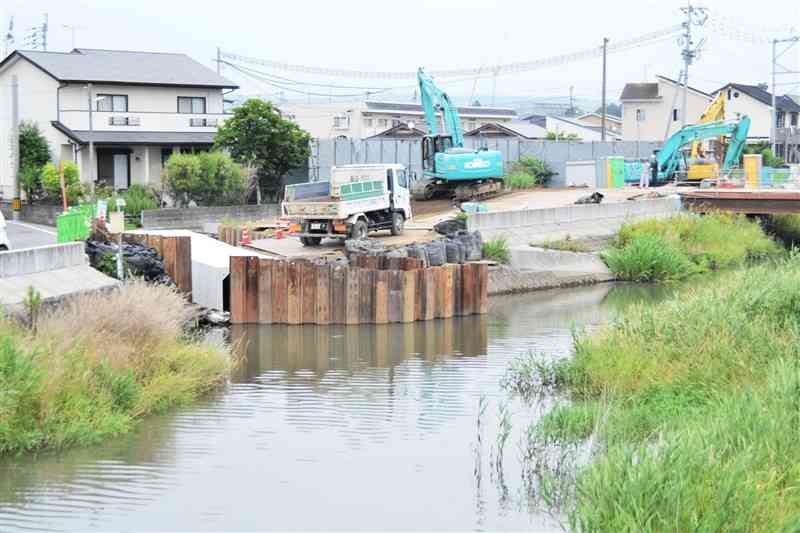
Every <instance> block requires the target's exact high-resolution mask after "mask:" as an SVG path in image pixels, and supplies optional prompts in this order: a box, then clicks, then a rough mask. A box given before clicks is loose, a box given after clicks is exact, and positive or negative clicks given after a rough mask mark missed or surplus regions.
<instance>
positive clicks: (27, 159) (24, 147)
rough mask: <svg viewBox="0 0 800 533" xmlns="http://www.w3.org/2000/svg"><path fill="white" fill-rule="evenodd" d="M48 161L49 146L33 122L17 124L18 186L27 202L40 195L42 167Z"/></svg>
mask: <svg viewBox="0 0 800 533" xmlns="http://www.w3.org/2000/svg"><path fill="white" fill-rule="evenodd" d="M49 161H50V146H49V144H48V143H47V139H45V138H44V135H42V133H41V132H40V131H39V126H38V125H37V124H36V123H35V122H30V121H22V122H20V124H19V169H20V184H21V186H22V190H23V191H25V198H26V199H27V200H28V202H33V201H35V200H37V199H38V198H39V197H40V196H41V194H42V181H41V180H42V176H41V172H42V167H43V166H44V165H45V164H46V163H48V162H49Z"/></svg>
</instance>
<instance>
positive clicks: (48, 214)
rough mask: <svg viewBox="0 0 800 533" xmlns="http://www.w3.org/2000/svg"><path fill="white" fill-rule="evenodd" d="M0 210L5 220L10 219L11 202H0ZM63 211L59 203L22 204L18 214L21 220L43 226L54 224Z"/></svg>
mask: <svg viewBox="0 0 800 533" xmlns="http://www.w3.org/2000/svg"><path fill="white" fill-rule="evenodd" d="M0 211H2V212H3V216H5V217H6V219H7V220H11V216H12V209H11V202H0ZM62 212H63V209H62V208H61V206H60V205H40V204H34V205H26V204H23V205H22V211H21V213H20V216H21V218H22V220H23V221H25V222H30V223H31V224H43V225H45V226H55V225H56V217H57V216H58V215H60V214H61V213H62Z"/></svg>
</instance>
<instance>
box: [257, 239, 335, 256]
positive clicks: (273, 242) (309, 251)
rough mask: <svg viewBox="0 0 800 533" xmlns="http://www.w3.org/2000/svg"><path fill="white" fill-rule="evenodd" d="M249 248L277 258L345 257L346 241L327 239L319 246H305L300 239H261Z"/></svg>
mask: <svg viewBox="0 0 800 533" xmlns="http://www.w3.org/2000/svg"><path fill="white" fill-rule="evenodd" d="M247 248H249V249H252V250H255V251H258V252H262V253H265V254H269V255H270V256H273V257H276V258H287V259H295V258H307V257H318V256H320V255H343V254H344V241H340V240H338V239H325V240H323V241H322V243H320V245H319V246H303V243H301V242H300V239H297V238H295V237H286V238H284V239H259V240H257V241H253V244H251V245H249V246H248V247H247Z"/></svg>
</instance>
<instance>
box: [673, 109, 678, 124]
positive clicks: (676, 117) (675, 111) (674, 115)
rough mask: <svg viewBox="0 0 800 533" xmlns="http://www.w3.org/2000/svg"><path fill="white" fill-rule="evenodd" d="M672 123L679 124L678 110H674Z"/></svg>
mask: <svg viewBox="0 0 800 533" xmlns="http://www.w3.org/2000/svg"><path fill="white" fill-rule="evenodd" d="M672 121H673V122H677V121H678V110H677V109H673V110H672Z"/></svg>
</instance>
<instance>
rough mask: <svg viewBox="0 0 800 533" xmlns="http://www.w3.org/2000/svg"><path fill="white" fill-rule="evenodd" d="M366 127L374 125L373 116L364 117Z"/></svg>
mask: <svg viewBox="0 0 800 533" xmlns="http://www.w3.org/2000/svg"><path fill="white" fill-rule="evenodd" d="M364 127H365V128H371V127H372V119H371V118H365V119H364Z"/></svg>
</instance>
